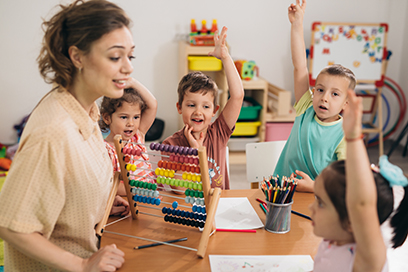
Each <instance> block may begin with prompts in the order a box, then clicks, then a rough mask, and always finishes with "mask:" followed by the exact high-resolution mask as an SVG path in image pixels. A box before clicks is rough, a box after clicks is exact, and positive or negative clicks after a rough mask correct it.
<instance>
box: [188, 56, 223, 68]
mask: <svg viewBox="0 0 408 272" xmlns="http://www.w3.org/2000/svg"><path fill="white" fill-rule="evenodd" d="M187 59H188V69H190V70H194V71H220V70H221V69H222V62H221V61H220V60H219V59H217V58H216V57H211V56H188V57H187Z"/></svg>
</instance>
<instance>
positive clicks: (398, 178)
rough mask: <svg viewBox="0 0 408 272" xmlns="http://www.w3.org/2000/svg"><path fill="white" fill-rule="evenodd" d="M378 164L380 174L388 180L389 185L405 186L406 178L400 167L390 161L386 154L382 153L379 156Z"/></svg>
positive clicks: (407, 181)
mask: <svg viewBox="0 0 408 272" xmlns="http://www.w3.org/2000/svg"><path fill="white" fill-rule="evenodd" d="M379 166H380V174H381V176H383V177H384V178H385V179H387V180H388V182H389V183H390V187H392V186H396V185H399V186H402V187H406V186H407V185H408V179H407V177H406V176H405V175H404V173H403V172H402V170H401V168H399V167H398V166H396V165H394V164H392V163H390V162H389V161H388V156H387V155H382V156H381V157H380V161H379Z"/></svg>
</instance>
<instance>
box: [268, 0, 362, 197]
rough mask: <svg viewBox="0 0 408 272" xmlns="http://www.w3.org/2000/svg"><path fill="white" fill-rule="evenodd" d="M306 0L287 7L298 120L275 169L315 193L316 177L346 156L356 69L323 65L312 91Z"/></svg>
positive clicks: (279, 173) (298, 186)
mask: <svg viewBox="0 0 408 272" xmlns="http://www.w3.org/2000/svg"><path fill="white" fill-rule="evenodd" d="M305 9H306V1H302V4H301V5H300V0H296V5H295V4H291V5H290V7H289V9H288V16H289V21H290V23H291V24H292V26H291V52H292V62H293V66H294V87H295V99H296V103H295V106H294V107H295V110H296V119H295V122H294V124H293V127H292V131H291V132H290V135H289V138H288V140H287V142H286V145H285V147H284V148H283V150H282V154H281V156H280V158H279V160H278V163H277V165H276V168H275V172H274V176H276V175H279V176H293V177H296V176H298V177H300V178H301V179H299V180H298V185H297V190H298V191H306V192H313V186H314V179H315V178H316V176H317V175H318V174H319V173H320V172H321V171H322V170H323V169H324V168H325V167H326V166H327V165H329V164H330V163H331V162H333V161H335V160H340V159H345V157H346V156H345V143H344V134H343V129H342V117H341V116H340V112H341V111H342V110H343V109H344V107H346V106H347V90H348V89H354V88H355V86H356V78H355V76H354V74H353V72H352V71H351V70H349V69H347V68H345V67H343V66H341V65H338V64H335V65H331V66H328V67H326V68H324V69H323V70H322V71H321V72H320V73H319V75H318V76H317V78H316V84H315V87H314V88H313V89H312V90H310V86H309V72H308V68H307V58H306V48H305V43H304V38H303V16H304V12H305Z"/></svg>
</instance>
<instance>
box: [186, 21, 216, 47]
mask: <svg viewBox="0 0 408 272" xmlns="http://www.w3.org/2000/svg"><path fill="white" fill-rule="evenodd" d="M217 29H218V28H217V20H215V19H214V20H213V21H212V26H211V29H208V28H207V21H206V20H202V21H201V30H197V25H196V22H195V20H194V19H191V23H190V44H191V45H196V46H214V33H215V31H217Z"/></svg>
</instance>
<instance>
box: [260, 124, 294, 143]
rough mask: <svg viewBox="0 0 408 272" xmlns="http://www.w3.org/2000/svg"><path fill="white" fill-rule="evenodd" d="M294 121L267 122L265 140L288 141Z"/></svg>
mask: <svg viewBox="0 0 408 272" xmlns="http://www.w3.org/2000/svg"><path fill="white" fill-rule="evenodd" d="M292 126H293V123H292V122H289V123H266V125H265V129H266V132H265V141H266V142H268V141H286V140H287V139H288V138H289V134H290V131H291V130H292Z"/></svg>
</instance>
